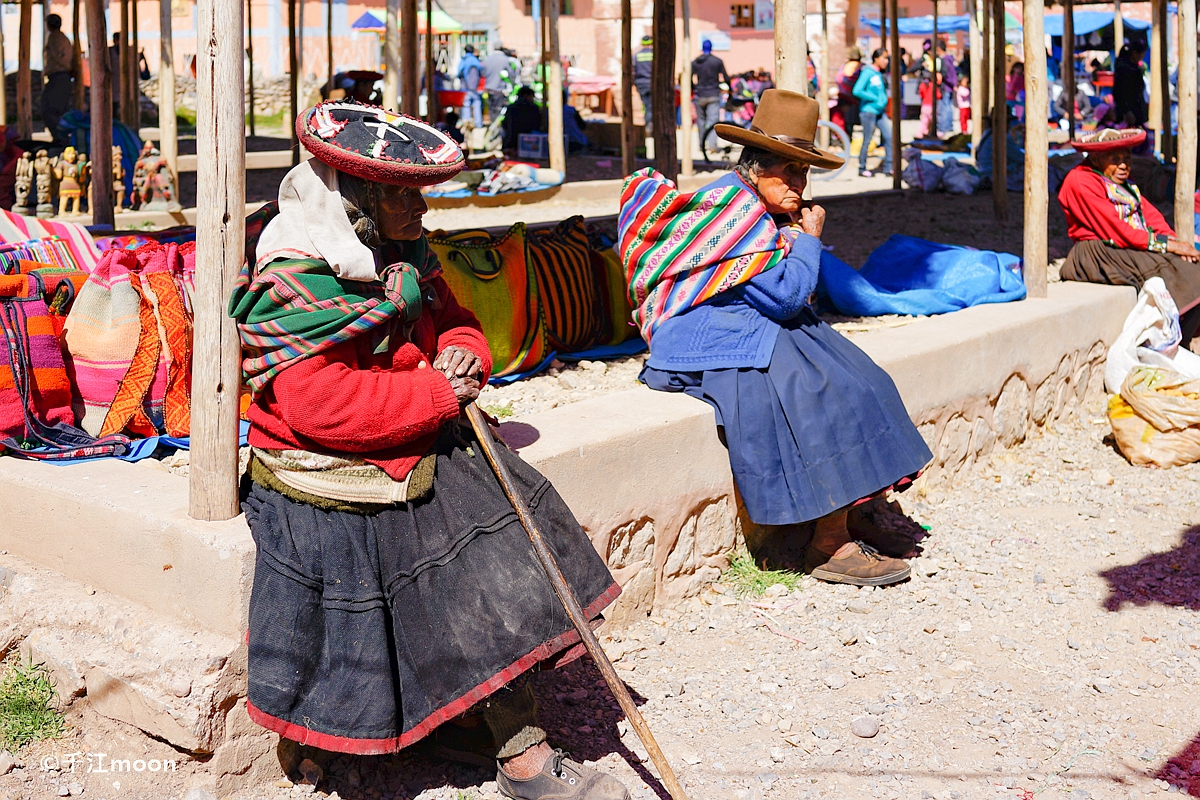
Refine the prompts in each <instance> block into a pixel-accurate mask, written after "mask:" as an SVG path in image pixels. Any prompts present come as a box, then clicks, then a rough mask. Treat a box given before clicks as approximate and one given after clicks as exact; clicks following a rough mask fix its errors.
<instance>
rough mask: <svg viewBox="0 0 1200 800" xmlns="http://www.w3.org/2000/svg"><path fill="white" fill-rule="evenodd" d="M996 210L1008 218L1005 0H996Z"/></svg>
mask: <svg viewBox="0 0 1200 800" xmlns="http://www.w3.org/2000/svg"><path fill="white" fill-rule="evenodd" d="M992 37H993V42H992V62H993V64H992V80H993V84H992V95H993V97H994V98H995V101H994V102H993V103H992V213H993V214H994V215H995V217H996V221H997V222H1003V221H1005V220H1007V219H1008V181H1007V178H1008V119H1007V113H1008V103H1006V102H1005V99H1004V77H1005V76H1004V0H992Z"/></svg>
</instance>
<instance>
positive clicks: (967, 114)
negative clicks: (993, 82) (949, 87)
mask: <svg viewBox="0 0 1200 800" xmlns="http://www.w3.org/2000/svg"><path fill="white" fill-rule="evenodd" d="M954 99H955V101H956V102H957V103H958V127H959V128H961V129H962V132H963V133H967V132H968V131H967V126H969V125H970V124H971V79H970V78H969V77H968V76H966V75H959V76H958V88H957V89H955V90H954Z"/></svg>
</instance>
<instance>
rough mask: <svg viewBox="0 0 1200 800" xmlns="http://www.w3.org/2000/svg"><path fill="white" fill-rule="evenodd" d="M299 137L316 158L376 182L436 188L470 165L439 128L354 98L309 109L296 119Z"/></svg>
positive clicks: (343, 170) (456, 146) (456, 145)
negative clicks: (438, 184) (466, 163)
mask: <svg viewBox="0 0 1200 800" xmlns="http://www.w3.org/2000/svg"><path fill="white" fill-rule="evenodd" d="M296 135H297V136H298V137H299V139H300V143H301V144H302V145H304V146H305V147H306V148H307V149H308V152H310V153H312V154H313V157H314V158H318V159H320V160H321V161H323V162H324V163H326V164H328V165H329V166H331V167H333V168H334V169H337V170H339V171H340V172H345V173H348V174H350V175H354V176H356V177H359V178H362V179H364V180H368V181H375V182H377V183H392V184H398V185H400V186H432V185H433V184H435V183H441V182H442V181H445V180H449V179H450V178H453V177H454V176H455V175H457V174H458V173H459V172H461V171H462V168H463V164H464V163H465V159H464V158H463V153H462V150H460V149H459V148H458V144H456V143H455V141H454V140H453V139H451V138H450V137H449V136H447V135H446V134H445V133H443V132H442V131H439V130H438V129H437V128H434V127H433V126H431V125H428V124H426V123H425V122H422V121H421V120H419V119H415V118H413V117H409V116H405V115H403V114H393V113H392V112H391V111H387V110H385V109H383V108H380V107H379V106H371V105H367V104H365V103H359V102H356V101H354V100H328V101H326V102H323V103H318V104H317V105H315V106H313V107H312V108H310V109H308V110H307V111H305V112H304V113H302V114H301V115H300V116H299V117H297V118H296Z"/></svg>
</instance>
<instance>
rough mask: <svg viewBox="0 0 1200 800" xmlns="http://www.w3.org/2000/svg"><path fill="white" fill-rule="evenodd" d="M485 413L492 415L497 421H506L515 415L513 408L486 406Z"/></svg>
mask: <svg viewBox="0 0 1200 800" xmlns="http://www.w3.org/2000/svg"><path fill="white" fill-rule="evenodd" d="M483 413H485V414H491V415H492V416H493V417H495V418H496V419H504V418H505V417H511V416H512V415H513V409H512V406H484V407H483Z"/></svg>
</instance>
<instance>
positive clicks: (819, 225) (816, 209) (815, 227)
mask: <svg viewBox="0 0 1200 800" xmlns="http://www.w3.org/2000/svg"><path fill="white" fill-rule="evenodd" d="M824 229H825V209H823V208H821V207H820V206H812V207H811V208H802V209H800V230H802V231H804V232H805V233H807V234H808V235H809V236H815V237H817V238H818V239H820V238H821V231H823V230H824Z"/></svg>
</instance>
